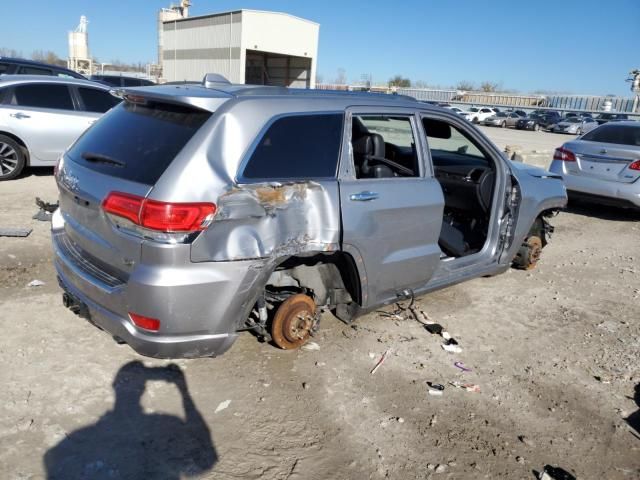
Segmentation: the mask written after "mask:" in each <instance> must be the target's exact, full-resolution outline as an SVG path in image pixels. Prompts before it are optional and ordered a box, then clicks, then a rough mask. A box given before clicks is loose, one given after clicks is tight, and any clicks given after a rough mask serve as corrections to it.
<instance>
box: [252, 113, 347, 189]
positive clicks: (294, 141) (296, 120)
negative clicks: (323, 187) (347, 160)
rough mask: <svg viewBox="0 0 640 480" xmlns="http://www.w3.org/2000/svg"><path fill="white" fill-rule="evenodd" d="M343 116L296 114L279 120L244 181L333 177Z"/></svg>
mask: <svg viewBox="0 0 640 480" xmlns="http://www.w3.org/2000/svg"><path fill="white" fill-rule="evenodd" d="M341 138H342V115H339V114H327V115H296V116H290V117H283V118H280V119H278V120H276V121H275V122H274V123H273V124H272V125H271V126H270V127H269V129H268V130H267V131H266V133H265V134H264V135H263V136H262V138H261V139H260V143H259V144H258V146H257V147H256V149H255V151H254V152H253V154H252V155H251V158H250V159H249V162H248V163H247V166H246V167H245V169H244V172H243V174H242V176H243V177H244V178H273V179H278V178H314V177H316V178H317V177H334V176H335V175H336V168H337V165H338V156H339V154H340V142H341Z"/></svg>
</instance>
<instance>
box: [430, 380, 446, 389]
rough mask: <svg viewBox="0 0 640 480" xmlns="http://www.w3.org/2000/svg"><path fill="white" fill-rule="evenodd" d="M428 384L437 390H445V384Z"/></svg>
mask: <svg viewBox="0 0 640 480" xmlns="http://www.w3.org/2000/svg"><path fill="white" fill-rule="evenodd" d="M427 385H429V387H430V388H433V389H435V390H444V385H442V384H440V383H433V382H427Z"/></svg>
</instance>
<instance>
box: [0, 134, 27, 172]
mask: <svg viewBox="0 0 640 480" xmlns="http://www.w3.org/2000/svg"><path fill="white" fill-rule="evenodd" d="M0 135H4V136H5V137H9V138H10V139H12V140H15V141H16V142H17V143H18V144H19V145H20V146H21V147H22V151H23V152H24V156H25V159H26V164H27V165H29V164H30V163H31V159H30V158H29V149H28V148H27V145H26V144H25V143H24V142H23V141H22V139H21V138H20V137H16V136H15V135H14V134H13V133H9V132H3V131H2V130H0Z"/></svg>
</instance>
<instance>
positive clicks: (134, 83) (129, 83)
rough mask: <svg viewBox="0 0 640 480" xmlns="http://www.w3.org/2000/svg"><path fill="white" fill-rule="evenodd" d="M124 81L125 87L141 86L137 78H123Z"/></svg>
mask: <svg viewBox="0 0 640 480" xmlns="http://www.w3.org/2000/svg"><path fill="white" fill-rule="evenodd" d="M122 81H123V83H124V86H125V87H139V86H140V85H141V82H140V80H138V79H137V78H123V79H122Z"/></svg>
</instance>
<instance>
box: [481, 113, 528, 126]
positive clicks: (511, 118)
mask: <svg viewBox="0 0 640 480" xmlns="http://www.w3.org/2000/svg"><path fill="white" fill-rule="evenodd" d="M520 118H521V117H520V115H518V114H516V113H507V112H498V113H496V114H495V115H493V116H491V117H489V118H486V119H485V120H484V121H483V122H482V124H483V125H487V126H492V127H502V128H506V127H515V126H516V124H517V123H518V120H519V119H520Z"/></svg>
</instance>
